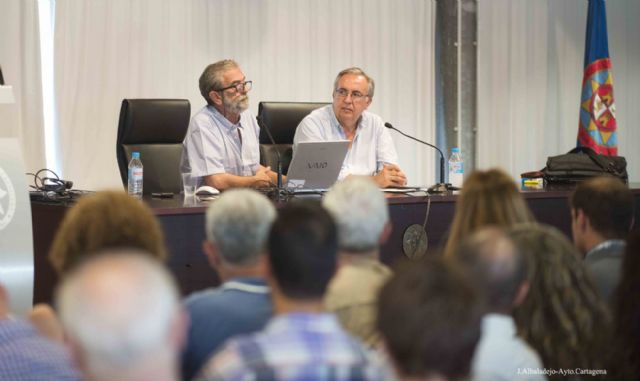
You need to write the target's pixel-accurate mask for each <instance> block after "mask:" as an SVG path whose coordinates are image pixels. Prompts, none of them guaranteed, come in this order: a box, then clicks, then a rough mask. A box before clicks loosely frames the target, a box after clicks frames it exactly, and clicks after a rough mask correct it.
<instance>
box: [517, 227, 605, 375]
mask: <svg viewBox="0 0 640 381" xmlns="http://www.w3.org/2000/svg"><path fill="white" fill-rule="evenodd" d="M509 236H510V237H511V239H512V240H513V242H514V243H515V245H516V247H517V248H518V250H520V251H521V252H522V253H523V254H524V255H525V257H526V258H527V260H528V261H529V264H530V266H529V271H528V275H527V278H528V281H529V283H530V285H531V287H530V289H529V294H528V295H527V297H526V298H525V300H524V301H523V303H522V304H521V305H520V306H518V307H516V309H515V311H514V317H515V320H516V325H517V326H518V331H519V334H520V335H521V336H522V338H523V339H525V340H526V341H527V342H528V343H529V344H530V345H531V346H532V347H533V348H534V349H535V350H536V351H537V352H538V353H539V354H540V357H541V358H542V363H543V365H544V366H545V367H546V368H551V369H560V368H564V369H568V368H571V369H575V368H582V369H600V368H601V366H602V361H601V359H602V358H603V356H602V350H603V348H605V347H606V346H605V344H604V340H605V338H606V337H607V336H608V327H609V315H608V311H607V307H606V305H605V304H604V302H603V301H602V299H601V298H600V296H599V295H598V293H597V291H596V289H595V286H594V285H593V283H592V281H591V279H590V277H589V276H588V274H587V269H586V267H585V265H584V264H583V262H582V260H581V259H580V258H579V256H578V252H577V250H576V248H575V247H574V246H573V245H572V244H571V242H569V240H568V239H567V238H566V237H565V236H564V235H563V234H562V233H560V232H559V231H558V230H557V229H555V228H552V227H550V226H546V225H533V224H523V225H519V226H517V227H513V228H511V229H510V230H509Z"/></svg>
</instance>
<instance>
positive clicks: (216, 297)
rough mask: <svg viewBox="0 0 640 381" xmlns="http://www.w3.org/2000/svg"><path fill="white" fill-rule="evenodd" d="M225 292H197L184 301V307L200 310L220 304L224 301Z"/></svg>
mask: <svg viewBox="0 0 640 381" xmlns="http://www.w3.org/2000/svg"><path fill="white" fill-rule="evenodd" d="M222 295H223V292H222V290H221V289H220V288H208V289H205V290H201V291H196V292H194V293H192V294H190V295H189V296H187V297H186V298H185V299H184V301H183V302H184V305H185V307H186V308H187V309H189V310H192V309H199V308H203V307H207V306H209V305H211V304H218V303H219V302H220V301H222Z"/></svg>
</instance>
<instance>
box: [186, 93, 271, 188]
mask: <svg viewBox="0 0 640 381" xmlns="http://www.w3.org/2000/svg"><path fill="white" fill-rule="evenodd" d="M259 136H260V127H259V126H258V123H257V121H256V118H255V117H254V116H253V115H252V114H251V113H250V112H249V111H248V110H247V111H245V112H243V113H241V114H240V121H239V122H238V123H237V124H233V123H231V122H230V121H229V120H228V119H227V118H225V117H224V116H223V115H222V114H220V112H218V110H216V109H215V108H214V107H213V106H210V105H207V106H205V107H203V108H202V109H201V110H200V111H198V112H197V113H196V114H195V115H194V116H193V117H192V118H191V121H190V122H189V129H188V130H187V135H186V136H185V138H184V142H183V143H182V144H183V148H184V149H183V151H182V159H181V162H180V171H181V172H182V173H186V172H189V173H191V176H194V177H198V178H200V181H199V182H198V185H200V184H202V182H203V180H202V178H203V177H205V176H209V175H215V174H218V173H230V174H233V175H238V176H253V175H255V173H256V171H257V169H258V166H259V165H260V146H259V140H258V139H259Z"/></svg>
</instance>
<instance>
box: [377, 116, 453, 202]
mask: <svg viewBox="0 0 640 381" xmlns="http://www.w3.org/2000/svg"><path fill="white" fill-rule="evenodd" d="M384 126H385V127H387V128H389V129H391V130H394V131H397V132H399V133H400V135H402V136H404V137H407V138H409V139H411V140H415V141H416V142H418V143H422V144H424V145H427V146H429V147H431V148H435V149H436V150H437V151H438V153H440V182H439V183H437V184H435V185H433V186H432V187H430V188H429V193H445V192H447V191H448V190H450V189H452V187H451V184H447V183H445V182H444V154H443V153H442V151H441V150H440V148H438V147H436V146H435V145H433V144H431V143H427V142H425V141H423V140H420V139H418V138H415V137H413V136H411V135H407V134H405V133H404V132H402V131H400V130H398V129H397V128H395V127H393V125H392V124H391V123H389V122H386V123H385V124H384Z"/></svg>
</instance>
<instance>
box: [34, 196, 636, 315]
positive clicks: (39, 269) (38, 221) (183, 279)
mask: <svg viewBox="0 0 640 381" xmlns="http://www.w3.org/2000/svg"><path fill="white" fill-rule="evenodd" d="M631 188H632V191H633V193H634V196H635V200H636V205H639V202H640V184H632V186H631ZM570 194H571V190H570V189H556V190H539V191H523V196H524V198H525V199H526V201H527V203H528V205H529V207H530V208H531V211H532V212H533V214H534V215H535V217H536V219H537V220H538V221H539V222H543V223H547V224H550V225H553V226H555V227H557V228H558V229H560V230H561V231H563V232H564V233H565V234H567V236H568V237H571V217H570V211H569V204H568V196H569V195H570ZM387 197H388V201H389V211H390V216H391V221H392V224H393V231H392V233H391V236H390V239H389V241H388V242H387V243H386V244H385V245H384V246H383V247H382V248H381V259H382V261H383V262H385V263H387V264H392V263H393V262H395V261H397V260H400V259H406V258H407V257H406V256H405V254H404V252H403V235H404V233H405V231H406V230H407V228H408V227H409V226H411V225H414V224H419V225H420V226H422V224H423V223H424V220H425V215H426V212H427V207H428V206H429V216H428V220H427V223H426V231H427V237H428V251H427V255H432V254H433V253H436V252H437V249H438V248H439V247H440V246H441V245H443V244H444V241H445V240H446V235H447V232H448V229H449V225H450V224H451V221H452V219H453V213H454V210H455V201H456V198H457V195H455V194H445V195H431V196H427V195H413V196H410V195H402V194H388V195H387ZM145 202H146V203H147V204H148V205H149V206H150V207H151V208H152V210H153V211H154V213H155V214H156V216H157V217H158V219H159V221H160V223H161V225H162V228H163V230H164V233H165V240H166V244H167V248H168V252H169V254H170V256H169V262H168V266H169V268H170V269H171V271H172V272H173V273H174V274H175V276H176V278H177V281H178V284H179V285H180V288H181V290H182V292H183V294H188V293H191V292H193V291H195V290H200V289H203V288H206V287H210V286H215V285H217V284H218V283H219V279H218V276H217V274H216V273H215V271H213V270H212V269H211V268H210V267H209V264H208V263H207V260H206V258H205V257H204V254H202V250H201V246H202V241H203V240H204V239H205V233H204V212H205V210H206V208H207V205H208V204H207V203H201V202H191V203H187V204H185V203H184V201H183V199H182V196H176V197H174V198H171V199H152V198H145ZM70 206H71V204H70V203H55V204H52V203H43V202H36V201H34V202H32V203H31V212H32V221H33V237H34V256H35V258H34V265H35V285H34V303H37V302H49V301H51V297H52V294H53V290H54V287H55V285H56V283H57V277H56V274H55V272H54V271H53V269H52V267H51V265H50V264H49V261H48V259H47V253H48V251H49V246H50V245H51V242H52V240H53V236H54V234H55V231H56V229H57V228H58V226H59V224H60V222H61V220H62V218H63V217H64V214H65V213H66V212H67V210H68V209H69V208H70ZM639 210H640V208H638V207H636V209H635V220H636V221H640V212H639Z"/></svg>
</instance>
